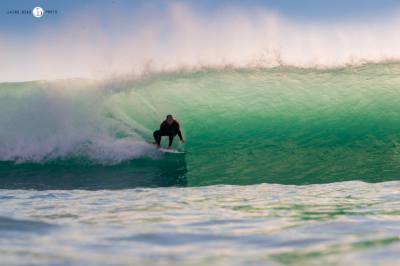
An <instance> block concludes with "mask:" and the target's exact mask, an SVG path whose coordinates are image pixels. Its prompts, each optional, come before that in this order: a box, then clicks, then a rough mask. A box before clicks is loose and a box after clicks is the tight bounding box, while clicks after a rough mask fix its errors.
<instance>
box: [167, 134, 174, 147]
mask: <svg viewBox="0 0 400 266" xmlns="http://www.w3.org/2000/svg"><path fill="white" fill-rule="evenodd" d="M168 137H169V145H168V147H171V145H172V142H173V141H174V135H172V134H170V135H168Z"/></svg>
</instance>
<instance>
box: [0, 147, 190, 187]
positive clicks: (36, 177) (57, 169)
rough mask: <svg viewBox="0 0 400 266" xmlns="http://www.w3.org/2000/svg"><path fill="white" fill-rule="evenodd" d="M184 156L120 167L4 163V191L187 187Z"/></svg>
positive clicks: (0, 171)
mask: <svg viewBox="0 0 400 266" xmlns="http://www.w3.org/2000/svg"><path fill="white" fill-rule="evenodd" d="M186 173H187V165H186V160H185V155H184V154H179V155H176V154H171V155H169V154H167V155H165V156H164V157H163V158H162V159H159V160H151V159H138V160H132V161H129V162H124V163H121V164H118V165H96V164H93V163H90V162H85V161H80V160H76V159H75V160H59V161H52V162H48V163H45V164H39V163H23V164H15V163H14V162H0V189H36V190H48V189H61V190H63V189H65V190H67V189H87V190H99V189H124V188H136V187H169V186H186V185H187V180H186Z"/></svg>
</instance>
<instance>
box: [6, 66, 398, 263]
mask: <svg viewBox="0 0 400 266" xmlns="http://www.w3.org/2000/svg"><path fill="white" fill-rule="evenodd" d="M399 99H400V64H399V63H382V64H366V65H361V66H349V67H343V68H331V69H312V68H308V69H301V68H294V67H283V66H281V67H276V68H268V69H257V68H245V69H240V68H239V69H237V68H236V69H231V68H223V69H203V70H199V71H194V72H193V71H181V72H170V73H168V72H167V73H159V74H149V75H145V76H143V77H140V78H137V77H136V78H135V77H124V78H121V77H120V78H115V79H109V80H102V81H99V80H88V79H66V80H56V81H44V80H43V81H31V82H8V83H0V234H1V238H0V259H1V261H2V264H4V265H144V264H148V265H167V264H168V265H170V264H178V265H206V264H207V265H321V264H326V265H395V263H400V255H398V254H400V242H399V240H400V176H399V174H400V164H399V162H400V104H399ZM169 113H171V114H173V115H174V116H175V117H176V118H177V119H178V120H179V122H180V123H181V126H182V129H183V135H184V138H185V139H186V144H184V145H182V144H178V141H177V140H175V144H174V145H175V148H176V149H178V150H181V151H184V152H185V153H184V154H162V153H160V152H159V151H158V150H157V149H155V147H154V146H153V145H150V144H149V143H148V142H149V141H152V132H153V131H154V130H155V129H157V128H158V127H159V124H160V122H161V121H162V120H163V119H164V118H165V115H167V114H169ZM165 141H166V140H165ZM165 144H166V142H164V145H165Z"/></svg>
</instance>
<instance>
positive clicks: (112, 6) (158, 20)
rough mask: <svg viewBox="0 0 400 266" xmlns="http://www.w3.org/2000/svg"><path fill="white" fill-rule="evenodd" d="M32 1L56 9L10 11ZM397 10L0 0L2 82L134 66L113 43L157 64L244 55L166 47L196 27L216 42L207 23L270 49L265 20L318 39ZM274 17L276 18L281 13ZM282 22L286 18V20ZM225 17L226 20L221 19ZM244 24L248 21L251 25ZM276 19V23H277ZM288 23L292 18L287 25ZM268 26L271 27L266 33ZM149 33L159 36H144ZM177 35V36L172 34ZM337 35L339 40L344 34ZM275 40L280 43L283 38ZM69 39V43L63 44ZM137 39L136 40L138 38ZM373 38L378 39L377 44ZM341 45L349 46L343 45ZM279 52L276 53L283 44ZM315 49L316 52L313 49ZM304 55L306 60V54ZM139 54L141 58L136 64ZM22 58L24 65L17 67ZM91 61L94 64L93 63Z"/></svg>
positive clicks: (368, 2)
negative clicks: (42, 12)
mask: <svg viewBox="0 0 400 266" xmlns="http://www.w3.org/2000/svg"><path fill="white" fill-rule="evenodd" d="M35 6H40V7H42V8H43V9H45V10H56V11H57V14H45V15H44V16H43V17H41V18H35V17H33V16H32V15H23V14H9V13H10V11H13V10H19V11H20V12H21V10H32V9H33V7H35ZM171 10H172V11H171ZM399 10H400V1H398V0H335V1H328V0H324V1H322V0H264V1H262V0H219V1H216V0H197V1H196V0H187V1H179V0H174V1H172V0H171V1H167V0H150V1H149V0H147V1H146V0H143V1H135V0H126V1H121V0H86V1H69V0H47V1H40V0H37V1H34V0H19V1H15V0H14V1H13V0H2V1H0V82H1V81H7V80H26V79H40V78H62V77H71V76H96V75H95V74H93V73H95V72H96V73H100V72H102V71H103V70H99V69H100V68H101V67H98V66H99V65H107V64H108V63H110V62H111V63H112V64H109V65H117V64H121V65H124V67H125V70H126V69H127V68H130V69H132V68H135V67H136V66H135V67H133V66H129V67H128V64H127V63H126V62H125V61H124V62H123V60H122V59H121V58H122V57H124V56H123V55H121V54H118V52H117V51H116V50H118V49H130V48H129V47H134V48H132V49H136V50H135V51H134V52H132V51H130V52H128V51H127V52H126V53H125V54H126V56H125V57H129V58H130V59H132V60H133V61H135V62H139V61H140V60H138V58H139V57H140V54H141V52H142V51H141V50H140V49H143V50H146V53H147V54H146V58H147V59H146V60H147V61H154V60H155V61H157V58H160V57H163V56H164V57H165V58H164V59H162V60H160V62H161V63H159V65H161V64H163V65H165V64H166V63H165V62H170V61H171V60H176V61H177V64H178V63H179V64H181V65H185V64H189V65H190V64H192V65H193V64H198V62H199V61H201V63H202V64H205V65H207V64H208V63H209V62H210V59H209V58H211V57H212V55H213V54H218V53H220V50H221V51H225V50H228V51H231V50H232V52H230V53H229V54H226V55H224V58H219V59H218V60H219V61H218V60H214V59H215V58H213V59H212V60H211V61H212V62H211V63H215V62H216V61H218V62H222V61H223V60H225V61H227V63H232V62H233V61H235V60H236V61H238V60H239V59H240V60H242V59H243V58H244V55H243V56H242V57H240V58H239V59H238V58H235V59H232V58H231V57H232V56H231V55H232V54H233V55H234V54H235V53H234V52H233V50H234V48H233V47H219V48H218V49H220V50H218V49H217V48H216V49H215V51H212V47H211V48H210V47H208V46H209V44H207V43H204V45H201V46H199V47H200V48H199V47H197V48H196V49H195V50H190V51H189V50H188V51H187V54H189V53H192V54H193V53H202V54H204V55H205V56H203V57H201V58H200V57H197V58H195V59H194V58H191V57H190V56H186V55H185V57H184V56H183V55H182V53H181V52H180V51H175V50H179V49H178V48H176V49H175V50H174V51H172V52H171V47H173V46H179V45H177V43H180V44H182V43H184V42H186V43H188V44H190V45H192V46H193V44H192V42H195V40H197V41H199V40H198V38H197V37H196V38H192V39H191V40H189V39H188V35H190V34H189V33H186V34H182V32H185V30H186V31H188V30H193V31H194V32H196V36H199V35H200V36H203V37H207V38H211V39H212V42H215V46H216V47H218V44H217V42H219V41H220V39H218V38H216V37H213V36H215V35H218V33H215V32H214V33H212V30H213V29H212V28H210V27H216V28H218V29H219V30H221V31H224V33H226V36H227V37H228V39H229V38H235V37H234V36H233V35H234V31H235V27H236V28H237V29H238V34H241V35H242V36H243V38H248V40H250V39H251V41H252V42H254V41H255V42H260V43H261V42H263V47H266V46H268V47H269V48H268V49H270V46H271V45H270V44H268V45H267V44H266V40H265V39H262V40H261V41H260V37H259V35H260V34H264V33H263V32H261V31H260V32H255V31H258V30H259V29H261V28H263V27H267V28H268V27H270V26H271V25H272V26H271V27H272V28H274V27H275V28H276V29H277V30H279V31H282V32H285V31H286V32H292V33H293V32H295V33H300V34H303V33H304V34H308V35H310V34H311V35H312V34H314V33H315V31H318V32H321V34H320V35H319V36H321V37H320V38H321V40H322V39H323V38H326V35H327V34H325V33H323V31H324V30H323V29H321V27H323V25H336V26H332V27H331V28H330V29H334V28H335V27H336V28H335V29H337V27H338V26H337V25H340V24H346V25H352V26H343V27H342V28H343V29H344V33H342V32H339V33H338V36H339V35H340V36H343V34H350V35H351V33H350V32H351V30H350V31H349V30H348V28H351V27H352V28H353V29H354V28H355V27H356V26H357V27H361V26H362V25H363V24H364V25H365V28H363V29H362V30H361V32H363V31H364V30H368V27H370V23H374V25H373V26H375V27H378V26H377V25H379V23H381V22H382V21H386V22H385V23H386V24H384V25H383V24H382V25H381V27H382V28H381V29H379V30H376V32H383V31H384V28H385V27H387V25H391V24H393V23H392V22H390V21H389V22H387V21H388V18H395V17H396V15H397V14H398V13H399ZM260 12H261V13H263V14H264V15H263V16H264V17H265V19H264V20H265V21H267V20H268V21H271V20H273V21H275V22H268V23H269V24H268V23H267V22H265V23H264V22H260V21H261V20H262V19H259V20H257V21H253V18H252V17H253V15H254V17H257V16H258V14H259V13H260ZM275 17H279V19H276V18H275ZM210 21H211V22H210ZM285 21H286V22H285ZM287 21H290V23H288V22H287ZM228 22H229V23H230V24H231V26H227V25H225V24H227V23H228ZM177 23H181V25H177ZM250 24H251V25H252V26H249V25H250ZM275 24H279V25H280V26H275ZM288 24H290V25H289V26H288ZM299 24H300V25H311V27H312V26H314V28H313V29H310V27H309V26H304V27H303V28H301V27H300V26H299V28H297V29H296V30H291V28H293V27H295V25H299ZM207 25H208V26H207ZM268 25H269V26H268ZM321 25H322V26H321ZM360 25H361V26H360ZM190 27H192V28H190ZM188 28H190V29H188ZM275 28H274V29H275ZM328 28H329V27H328ZM328 28H326V29H325V30H327V29H328ZM315 29H316V30H315ZM328 31H329V30H328ZM387 31H390V28H389V30H386V33H385V37H386V36H387V35H388V36H389V35H390V34H395V32H387ZM270 33H271V31H269V33H268V34H270ZM155 34H157V36H150V35H155ZM268 34H267V35H268ZM380 34H381V33H377V34H375V35H373V36H372V37H371V36H369V37H365V38H366V39H370V38H375V37H379V38H382V37H383V35H382V36H381V35H380ZM382 34H383V33H382ZM378 35H379V36H378ZM363 36H364V35H363ZM349 37H351V36H349ZM177 38H181V39H179V41H178V40H177ZM274 38H275V37H274ZM315 38H317V39H318V38H319V37H318V36H316V37H315ZM315 38H314V39H315ZM338 38H339V37H338ZM341 38H342V39H343V37H341ZM150 39H151V40H153V41H154V40H156V41H158V42H159V43H157V45H156V46H157V47H156V48H154V47H153V46H154V43H146V42H145V40H150ZM270 39H271V38H270ZM278 39H279V40H280V41H281V42H283V41H282V37H279V38H278ZM278 39H276V38H275V39H274V45H272V46H273V47H274V49H278V48H276V47H277V44H276V42H277V40H278ZM387 41H393V40H387ZM396 41H397V40H396ZM200 42H202V40H200ZM249 42H250V41H249ZM305 42H306V41H304V43H305ZM307 42H310V41H307ZM322 42H324V41H322ZM67 43H68V44H69V45H66V44H67ZM76 43H79V45H80V46H79V47H78V46H76ZM138 43H140V44H141V45H137V44H138ZM161 43H163V44H161ZM314 43H315V42H314ZM94 44H98V45H96V47H95V49H91V48H92V47H93V45H94ZM147 44H150V46H152V47H153V50H152V53H153V54H150V52H148V50H149V49H147V48H148V47H146V46H148V45H147ZM374 45H375V46H377V45H378V47H381V46H382V44H381V43H379V44H374ZM56 46H60V48H59V49H57V48H56ZM75 46H76V47H75ZM346 46H352V45H349V44H346ZM68 47H73V49H76V51H77V53H76V56H77V57H80V58H81V63H82V64H85V63H83V62H82V60H83V61H84V62H87V64H86V66H85V67H86V68H85V67H83V66H82V64H81V65H78V63H79V60H78V59H75V61H74V62H75V63H74V62H70V63H69V64H66V63H64V64H62V63H57V64H55V63H54V62H57V60H58V61H63V60H64V61H65V60H66V59H68V56H69V57H70V55H68V56H67V55H66V56H64V57H63V56H61V55H60V54H62V53H63V51H65V49H68ZM260 47H261V44H260ZM382 47H383V48H382V49H383V50H384V51H383V52H385V56H386V55H387V53H388V51H389V50H390V49H392V48H391V47H389V48H390V49H389V48H388V47H386V46H385V44H383V46H382ZM179 48H181V47H179ZM184 48H187V47H184ZM244 48H249V46H248V45H247V46H246V45H244V46H241V47H237V48H236V49H238V50H243V49H244ZM251 48H254V47H251ZM256 48H257V47H256ZM63 49H64V50H63ZM193 49H194V48H193ZM321 49H322V48H321ZM323 49H325V50H326V49H328V48H326V47H325V48H323ZM278 50H280V48H279V49H278ZM110 51H113V52H110ZM282 51H284V50H282ZM167 52H168V53H172V54H174V53H176V54H177V56H176V57H174V56H168V57H167V56H166V55H165V54H166V53H167ZM260 53H261V52H260ZM279 53H281V50H280V51H279ZM67 54H68V53H67ZM160 54H162V56H160ZM39 55H40V58H42V60H41V61H42V65H40V66H39V68H40V69H38V68H37V67H35V66H34V65H33V64H31V63H30V64H24V63H23V62H26V60H30V61H35V60H36V61H37V60H38V59H37V57H39ZM246 56H253V57H254V56H256V55H250V54H247V55H246ZM257 56H258V55H257ZM313 56H314V57H315V55H313ZM330 56H331V55H330ZM349 56H350V55H349ZM100 57H102V59H101V60H100V59H99V58H100ZM228 57H230V58H228ZM233 57H235V55H234V56H233ZM24 58H25V59H24ZM40 58H39V59H40ZM154 58H155V59H154ZM227 58H228V59H227ZM141 59H143V58H141ZM196 60H197V61H196ZM308 60H309V61H310V60H311V59H308ZM72 61H73V60H72ZM144 61H145V59H143V60H142V61H140V62H141V64H143V62H144ZM194 61H196V62H194ZM236 61H235V62H236ZM247 61H249V60H247ZM289 61H290V60H289ZM292 61H293V60H292ZM303 61H304V60H303ZM1 62H2V63H1ZM21 65H24V67H22V69H21ZM25 65H26V66H25ZM94 66H95V67H94ZM56 67H58V69H59V70H58V71H55V70H54V68H56ZM96 67H98V69H94V68H96ZM89 68H90V70H89ZM121 69H122V67H120V68H119V69H118V67H117V68H114V69H112V70H110V71H108V70H107V71H106V70H104V71H103V72H104V73H105V72H109V73H111V72H118V71H120V70H121ZM39 70H40V71H39ZM50 70H51V71H50ZM50 72H52V73H50ZM56 72H57V73H56Z"/></svg>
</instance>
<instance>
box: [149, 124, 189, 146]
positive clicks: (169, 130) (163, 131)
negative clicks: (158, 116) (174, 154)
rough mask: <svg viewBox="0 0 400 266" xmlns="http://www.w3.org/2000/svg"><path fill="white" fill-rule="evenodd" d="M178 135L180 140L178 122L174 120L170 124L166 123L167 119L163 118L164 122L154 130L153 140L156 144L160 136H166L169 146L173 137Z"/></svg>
mask: <svg viewBox="0 0 400 266" xmlns="http://www.w3.org/2000/svg"><path fill="white" fill-rule="evenodd" d="M176 135H178V136H179V138H180V139H181V140H183V138H182V133H181V130H180V128H179V123H178V121H176V120H174V122H172V124H171V125H168V123H167V121H166V120H165V121H164V122H162V123H161V125H160V129H159V130H156V131H154V133H153V136H154V140H155V141H156V143H157V144H158V145H160V143H161V137H162V136H168V137H169V146H171V145H172V141H173V140H174V137H175V136H176Z"/></svg>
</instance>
